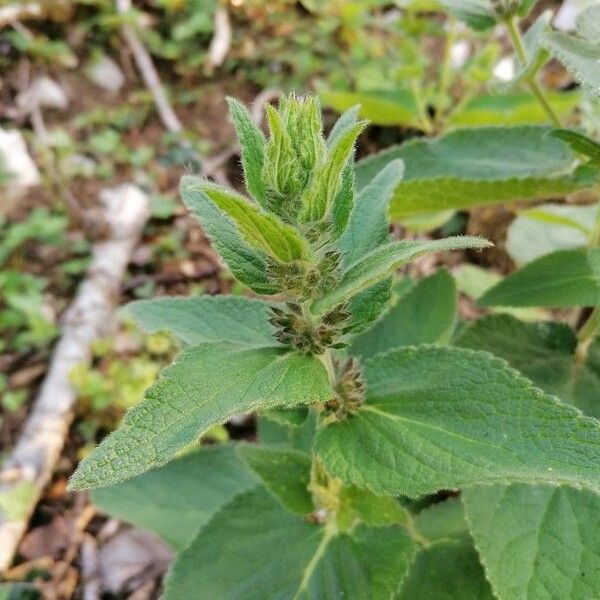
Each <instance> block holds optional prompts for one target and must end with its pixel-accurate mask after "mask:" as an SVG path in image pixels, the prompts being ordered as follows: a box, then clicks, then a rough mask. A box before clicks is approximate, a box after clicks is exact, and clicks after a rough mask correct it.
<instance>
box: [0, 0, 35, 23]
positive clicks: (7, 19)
mask: <svg viewBox="0 0 600 600" xmlns="http://www.w3.org/2000/svg"><path fill="white" fill-rule="evenodd" d="M43 16H44V10H43V8H42V5H41V4H39V3H38V2H25V3H22V4H9V5H8V6H3V7H1V8H0V29H1V28H2V27H5V26H6V25H12V24H13V23H17V22H18V21H25V20H27V19H41V18H42V17H43Z"/></svg>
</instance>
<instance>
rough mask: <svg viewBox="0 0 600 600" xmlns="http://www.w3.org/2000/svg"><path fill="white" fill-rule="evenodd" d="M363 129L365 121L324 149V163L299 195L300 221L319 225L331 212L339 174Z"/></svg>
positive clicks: (339, 185) (341, 172)
mask: <svg viewBox="0 0 600 600" xmlns="http://www.w3.org/2000/svg"><path fill="white" fill-rule="evenodd" d="M365 125H366V123H365V122H364V121H360V122H358V123H356V124H355V125H354V126H352V127H349V128H347V129H346V130H345V131H343V132H342V133H340V135H339V136H338V138H337V139H336V141H335V143H333V144H332V145H331V147H329V148H328V149H327V156H326V157H325V161H324V163H323V164H322V165H321V166H320V167H319V168H318V169H317V170H316V172H315V174H314V175H313V178H312V180H311V181H310V183H309V185H308V187H307V188H306V190H305V191H304V193H303V194H302V206H303V208H302V212H301V214H300V217H301V219H302V220H303V221H305V222H306V221H320V220H322V219H324V218H325V217H326V216H327V215H328V213H329V212H330V210H331V209H332V207H333V204H334V200H335V199H336V197H337V194H338V192H339V191H340V188H341V184H342V174H343V172H344V169H345V167H346V164H347V163H348V161H349V160H350V159H351V157H352V156H353V154H354V144H355V142H356V139H357V138H358V136H359V135H360V133H361V131H362V130H363V129H364V128H365Z"/></svg>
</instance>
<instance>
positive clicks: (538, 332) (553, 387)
mask: <svg viewBox="0 0 600 600" xmlns="http://www.w3.org/2000/svg"><path fill="white" fill-rule="evenodd" d="M455 344H456V345H458V346H462V347H464V348H471V349H472V350H485V351H487V352H491V353H493V354H495V355H496V356H498V357H499V358H503V359H504V360H506V361H507V362H508V363H509V364H510V366H511V367H513V368H515V369H517V370H518V371H520V372H521V373H523V375H525V376H526V377H527V378H528V379H531V381H532V382H533V383H534V384H535V385H537V386H538V387H540V388H541V389H543V390H544V391H546V392H548V393H550V394H554V395H555V396H558V397H559V398H560V399H561V400H564V401H565V402H569V403H570V404H574V405H575V406H577V408H579V409H580V410H582V411H583V412H584V413H585V414H587V415H589V416H592V417H596V418H598V417H600V402H599V401H598V399H599V398H600V338H597V339H596V340H595V341H594V343H593V344H592V345H591V346H590V348H589V349H588V353H587V357H586V359H585V360H584V361H583V362H582V361H581V360H578V359H577V358H576V356H575V350H576V348H577V338H576V336H575V333H574V332H573V330H572V329H571V328H570V327H568V326H567V325H566V324H564V323H554V322H551V321H547V322H537V323H523V322H522V321H519V320H518V319H515V318H514V317H511V316H509V315H489V316H486V317H482V318H481V319H478V320H477V321H475V322H474V323H472V324H470V325H469V326H468V327H466V328H465V329H463V331H462V332H461V333H460V335H459V336H458V337H457V339H456V340H455Z"/></svg>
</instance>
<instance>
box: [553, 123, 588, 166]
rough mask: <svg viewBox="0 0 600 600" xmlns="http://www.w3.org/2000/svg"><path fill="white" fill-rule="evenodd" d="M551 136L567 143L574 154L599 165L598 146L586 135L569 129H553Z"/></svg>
mask: <svg viewBox="0 0 600 600" xmlns="http://www.w3.org/2000/svg"><path fill="white" fill-rule="evenodd" d="M552 136H554V137H555V138H558V139H559V140H563V142H567V144H569V146H571V148H573V150H574V151H575V152H579V154H583V155H584V156H587V157H588V158H589V159H590V161H591V162H593V163H594V164H597V165H600V144H599V143H598V142H596V141H594V140H592V139H591V138H589V137H587V135H583V134H581V133H577V132H576V131H572V130H570V129H555V130H554V131H553V132H552Z"/></svg>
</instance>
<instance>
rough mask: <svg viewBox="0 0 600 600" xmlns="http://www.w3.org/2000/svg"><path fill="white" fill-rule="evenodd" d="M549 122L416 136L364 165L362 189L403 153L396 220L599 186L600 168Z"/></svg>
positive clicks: (359, 167) (395, 202)
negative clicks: (580, 159) (583, 159)
mask: <svg viewBox="0 0 600 600" xmlns="http://www.w3.org/2000/svg"><path fill="white" fill-rule="evenodd" d="M550 131H551V129H550V128H548V127H507V128H496V127H482V128H478V129H463V130H456V131H453V132H451V133H448V134H446V135H443V136H441V137H439V138H434V139H426V140H422V139H418V140H411V141H409V142H406V143H405V144H402V145H401V146H394V147H391V148H388V149H387V150H384V151H383V152H380V153H379V154H375V155H374V156H372V157H369V158H366V159H365V160H362V161H360V162H359V163H358V164H357V169H356V177H357V186H358V189H362V188H363V187H364V186H365V185H366V184H367V183H368V182H370V181H371V180H372V179H373V177H374V175H375V173H378V172H379V171H380V170H381V169H382V168H383V167H384V166H385V165H386V164H387V163H389V162H390V161H392V160H394V159H398V158H401V159H402V160H403V161H404V168H405V172H404V178H403V180H402V181H401V182H400V184H399V185H398V187H397V188H396V193H395V195H394V198H393V199H392V203H391V205H390V216H391V218H392V219H393V220H402V219H403V218H405V217H408V216H411V215H415V214H419V213H423V212H428V211H439V210H447V209H465V208H471V207H474V206H480V205H484V204H494V203H498V202H512V201H515V200H530V199H544V198H550V197H556V196H561V195H564V194H566V193H569V192H572V191H575V190H577V189H582V188H587V187H591V186H593V185H595V183H596V182H597V181H598V180H599V179H600V175H599V174H598V171H597V170H595V169H593V168H591V167H589V166H587V165H583V166H579V167H577V162H576V157H575V155H574V154H573V152H572V151H571V149H570V148H569V146H568V145H567V144H566V143H564V142H563V141H562V140H558V139H556V138H553V137H551V136H550V135H549V133H550Z"/></svg>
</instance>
